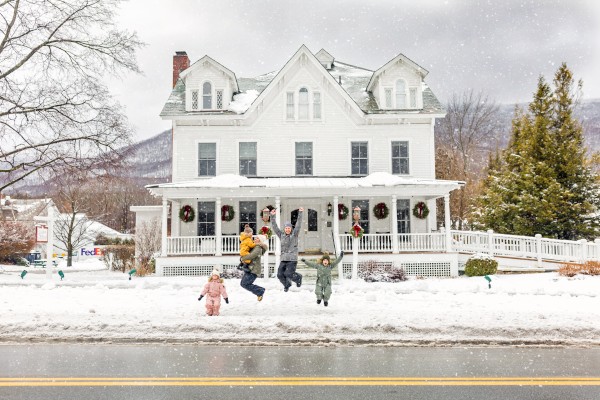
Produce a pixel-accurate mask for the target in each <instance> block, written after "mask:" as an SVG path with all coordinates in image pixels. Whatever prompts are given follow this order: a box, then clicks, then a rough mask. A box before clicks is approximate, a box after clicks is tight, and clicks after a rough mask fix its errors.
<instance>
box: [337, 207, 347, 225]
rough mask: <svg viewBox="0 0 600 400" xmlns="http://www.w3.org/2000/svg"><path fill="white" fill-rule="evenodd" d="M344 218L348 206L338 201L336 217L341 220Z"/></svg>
mask: <svg viewBox="0 0 600 400" xmlns="http://www.w3.org/2000/svg"><path fill="white" fill-rule="evenodd" d="M346 218H348V207H346V206H345V205H343V204H342V203H340V204H338V219H339V220H340V221H341V220H344V219H346Z"/></svg>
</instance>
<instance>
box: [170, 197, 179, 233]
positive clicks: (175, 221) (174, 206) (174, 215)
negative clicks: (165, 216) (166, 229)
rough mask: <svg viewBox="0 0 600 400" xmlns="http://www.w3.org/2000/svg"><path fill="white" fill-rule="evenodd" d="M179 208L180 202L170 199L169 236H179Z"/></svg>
mask: <svg viewBox="0 0 600 400" xmlns="http://www.w3.org/2000/svg"><path fill="white" fill-rule="evenodd" d="M179 208H181V203H180V202H178V201H171V236H181V230H180V222H179Z"/></svg>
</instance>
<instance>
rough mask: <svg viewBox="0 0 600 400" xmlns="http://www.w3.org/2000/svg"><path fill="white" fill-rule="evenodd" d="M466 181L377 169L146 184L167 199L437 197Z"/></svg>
mask: <svg viewBox="0 0 600 400" xmlns="http://www.w3.org/2000/svg"><path fill="white" fill-rule="evenodd" d="M464 184H465V183H464V182H461V181H446V180H436V179H416V178H406V177H401V176H397V175H392V174H389V173H385V172H377V173H374V174H371V175H368V176H365V177H361V178H336V177H279V178H248V177H245V176H239V175H219V176H216V177H213V178H208V179H198V180H195V181H189V182H177V183H163V184H155V185H148V186H146V188H147V189H148V190H149V191H150V193H152V194H153V195H154V196H160V197H163V196H164V197H166V198H172V199H176V198H181V199H184V198H215V197H225V198H253V197H260V198H264V197H275V196H280V197H295V198H314V197H332V196H354V197H356V196H391V195H394V194H395V195H397V196H399V197H410V196H414V197H422V198H427V199H430V198H438V197H442V196H444V195H446V194H448V193H450V192H451V191H452V190H455V189H459V188H460V187H461V186H463V185H464Z"/></svg>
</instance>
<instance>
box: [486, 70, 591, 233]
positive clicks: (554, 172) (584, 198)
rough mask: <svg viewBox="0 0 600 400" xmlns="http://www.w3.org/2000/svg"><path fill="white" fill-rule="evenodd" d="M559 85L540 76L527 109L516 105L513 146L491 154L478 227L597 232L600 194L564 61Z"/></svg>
mask: <svg viewBox="0 0 600 400" xmlns="http://www.w3.org/2000/svg"><path fill="white" fill-rule="evenodd" d="M554 85H555V89H554V91H552V89H551V88H550V86H549V85H548V84H547V83H546V81H545V80H544V79H543V78H542V77H540V79H539V80H538V86H537V90H536V92H535V94H534V96H533V101H532V102H531V103H530V104H529V107H528V112H524V111H522V110H520V109H516V111H515V117H514V119H513V123H512V135H511V140H510V142H509V145H508V148H507V149H506V150H504V151H503V152H502V154H501V157H498V156H496V158H495V159H493V160H492V159H490V161H492V162H491V163H490V168H489V170H488V177H487V179H486V180H485V181H484V188H483V195H482V196H481V197H480V199H479V207H478V210H477V212H476V213H475V215H476V224H477V226H478V227H479V228H483V229H493V230H494V231H496V232H499V233H507V234H515V235H527V236H532V235H535V234H537V233H539V234H541V235H543V236H545V237H554V238H559V239H579V238H593V237H595V235H596V231H597V228H598V222H599V221H598V217H596V216H595V213H596V212H597V210H598V209H599V208H600V198H599V195H598V187H597V181H596V177H595V176H593V174H592V172H591V170H590V169H589V168H588V167H587V164H588V160H587V155H586V150H585V148H584V145H583V131H582V128H581V125H580V124H579V123H578V122H577V121H576V120H575V119H574V117H573V105H574V103H575V96H576V93H575V92H574V90H573V76H572V74H571V72H570V71H569V69H568V68H567V66H566V65H565V64H563V65H562V66H561V67H560V68H559V70H558V71H557V72H556V75H555V78H554ZM578 88H581V83H579V85H578Z"/></svg>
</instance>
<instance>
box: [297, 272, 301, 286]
mask: <svg viewBox="0 0 600 400" xmlns="http://www.w3.org/2000/svg"><path fill="white" fill-rule="evenodd" d="M296 286H297V287H300V286H302V275H300V274H298V282H296Z"/></svg>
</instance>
